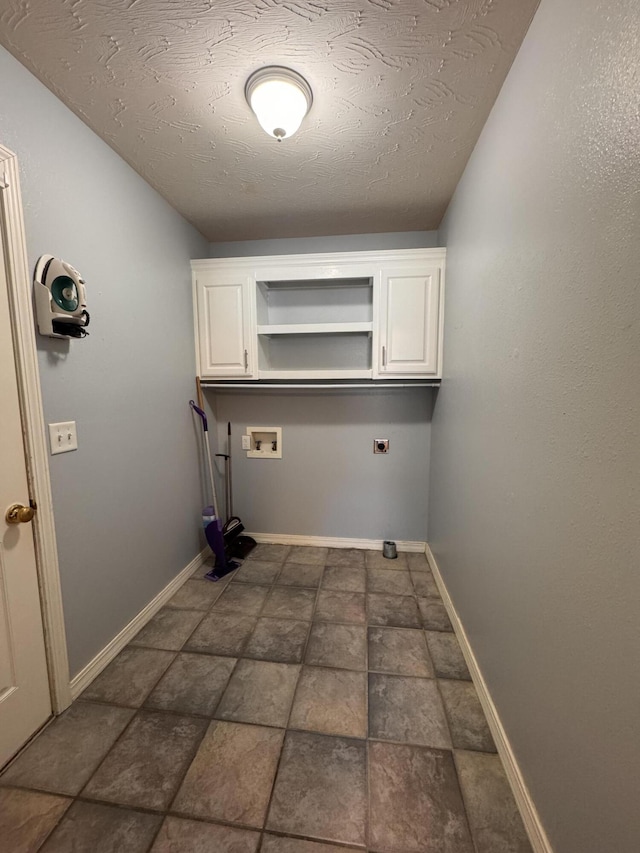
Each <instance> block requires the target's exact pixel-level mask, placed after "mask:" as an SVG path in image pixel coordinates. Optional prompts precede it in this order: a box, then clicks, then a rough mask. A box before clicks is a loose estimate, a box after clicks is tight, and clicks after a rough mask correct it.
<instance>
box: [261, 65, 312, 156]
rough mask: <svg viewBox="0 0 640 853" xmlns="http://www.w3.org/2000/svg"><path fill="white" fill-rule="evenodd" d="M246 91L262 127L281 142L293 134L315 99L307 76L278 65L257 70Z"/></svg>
mask: <svg viewBox="0 0 640 853" xmlns="http://www.w3.org/2000/svg"><path fill="white" fill-rule="evenodd" d="M245 95H246V98H247V101H248V102H249V106H250V107H251V109H252V110H253V112H254V113H255V114H256V118H257V119H258V121H259V122H260V125H261V127H262V128H263V130H265V131H266V132H267V133H268V134H269V136H273V137H275V138H276V139H277V140H278V142H281V141H282V140H283V139H284V138H285V137H289V136H293V134H294V133H295V132H296V130H297V129H298V128H299V127H300V125H301V124H302V120H303V119H304V117H305V116H306V114H307V113H308V112H309V109H310V108H311V104H312V102H313V94H312V92H311V87H310V86H309V84H308V83H307V81H306V80H305V79H304V77H301V76H300V75H299V74H297V73H296V72H295V71H292V70H291V69H290V68H281V67H280V66H277V65H272V66H270V67H268V68H261V69H260V70H259V71H256V72H254V73H253V74H252V75H251V77H249V79H248V80H247V85H246V87H245Z"/></svg>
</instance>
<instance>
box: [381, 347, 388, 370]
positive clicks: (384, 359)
mask: <svg viewBox="0 0 640 853" xmlns="http://www.w3.org/2000/svg"><path fill="white" fill-rule="evenodd" d="M382 366H383V367H386V366H387V348H386V347H382Z"/></svg>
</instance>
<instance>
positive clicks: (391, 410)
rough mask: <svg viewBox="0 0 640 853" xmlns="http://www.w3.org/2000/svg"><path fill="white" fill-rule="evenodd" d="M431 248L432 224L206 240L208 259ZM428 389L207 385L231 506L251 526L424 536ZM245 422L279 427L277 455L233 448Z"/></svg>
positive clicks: (395, 536) (383, 536) (343, 534)
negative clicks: (231, 389)
mask: <svg viewBox="0 0 640 853" xmlns="http://www.w3.org/2000/svg"><path fill="white" fill-rule="evenodd" d="M438 245H441V244H439V243H438V232H437V231H409V232H406V233H400V232H398V233H393V234H354V235H349V236H336V237H310V238H306V237H300V238H290V239H282V240H249V241H242V242H235V243H211V244H210V257H217V258H223V257H254V256H256V255H275V254H294V253H300V254H305V253H309V252H355V251H366V250H372V249H417V248H433V247H435V246H438ZM432 394H433V392H432V391H431V390H430V389H428V388H421V389H410V390H400V389H398V390H394V391H393V392H386V393H383V392H381V391H375V392H373V391H367V392H364V391H363V392H351V393H348V392H346V391H341V392H339V393H335V394H331V393H319V392H313V393H311V392H305V393H300V394H293V393H291V392H288V393H287V394H280V395H277V396H273V395H272V394H263V393H261V394H255V393H254V392H246V393H237V394H229V393H224V394H215V393H213V392H212V391H208V392H207V399H208V402H209V404H210V405H211V407H212V412H213V417H214V421H217V422H218V425H219V426H218V444H217V449H218V450H224V447H225V442H226V428H227V422H228V421H231V423H232V431H233V438H234V444H233V458H234V463H233V491H234V508H235V511H236V513H237V514H239V515H240V516H241V517H242V520H243V522H244V524H245V526H246V527H247V529H248V530H252V531H253V532H255V533H294V534H300V535H307V536H332V537H347V538H355V539H398V540H411V541H419V542H423V541H424V540H425V539H426V537H427V501H428V494H427V491H428V480H429V441H430V421H431V407H432ZM247 426H281V427H283V430H284V432H283V447H284V454H283V459H282V460H280V461H277V460H261V459H248V458H247V455H246V453H245V452H243V451H242V450H241V445H240V434H241V433H243V432H244V431H245V430H246V428H247ZM374 438H389V439H390V440H391V452H390V454H389V456H386V457H385V456H381V455H379V454H378V455H374V454H373V439H374ZM219 473H220V475H221V476H222V468H220V471H219ZM309 484H311V488H309ZM220 488H224V482H223V480H221V484H220ZM301 495H302V496H304V500H301Z"/></svg>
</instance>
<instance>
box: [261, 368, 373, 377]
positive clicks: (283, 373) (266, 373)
mask: <svg viewBox="0 0 640 853" xmlns="http://www.w3.org/2000/svg"><path fill="white" fill-rule="evenodd" d="M371 376H372V371H371V369H370V368H369V369H366V368H365V369H357V368H353V369H349V368H344V369H341V370H259V371H258V378H259V379H267V380H271V379H299V380H314V379H315V380H317V379H329V380H331V379H371Z"/></svg>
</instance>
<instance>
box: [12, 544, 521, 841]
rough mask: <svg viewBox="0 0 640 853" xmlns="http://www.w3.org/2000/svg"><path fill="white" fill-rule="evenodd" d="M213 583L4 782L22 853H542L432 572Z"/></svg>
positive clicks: (312, 556) (262, 568) (294, 551)
mask: <svg viewBox="0 0 640 853" xmlns="http://www.w3.org/2000/svg"><path fill="white" fill-rule="evenodd" d="M202 574H203V570H200V571H199V573H198V575H197V576H195V577H194V578H193V579H192V580H189V581H188V582H187V583H186V584H185V585H184V586H183V587H182V588H181V589H180V590H179V591H178V592H177V593H176V595H175V596H174V597H173V599H172V600H171V601H170V602H169V604H168V605H167V606H166V607H165V608H163V610H161V611H160V612H159V613H158V614H157V615H156V616H155V617H154V618H153V619H152V620H151V621H150V622H149V623H148V624H147V625H146V626H145V627H144V628H143V629H142V630H141V631H140V633H139V634H138V635H137V636H136V637H135V638H134V640H133V641H132V643H131V644H130V645H129V646H128V647H127V648H126V649H125V650H124V651H123V652H121V653H120V655H119V656H118V657H117V658H116V659H115V660H114V661H113V662H112V663H111V665H110V666H109V667H108V668H107V669H106V670H105V671H104V672H103V673H102V674H101V675H100V676H99V677H98V678H97V679H96V680H95V681H94V682H93V684H91V685H90V687H89V688H87V690H86V691H85V692H84V694H83V695H82V696H81V697H80V699H79V700H78V701H77V702H76V703H75V704H74V705H73V706H72V707H71V708H70V709H69V710H68V711H67V712H66V713H65V714H63V715H62V716H61V717H59V718H58V719H56V720H55V721H54V722H53V723H52V724H51V725H50V726H49V727H48V728H47V729H45V730H44V732H43V733H42V734H41V735H40V736H39V737H37V738H36V739H35V740H34V742H33V743H32V744H31V745H30V746H29V747H28V749H26V750H25V751H24V752H23V753H22V755H21V756H20V757H19V758H18V759H17V760H16V761H15V762H14V763H13V764H12V765H11V766H10V767H9V769H8V770H7V771H6V772H5V773H4V775H3V776H2V777H0V785H1V786H2V787H0V839H1V841H0V846H2V845H4V846H2V850H7V851H11V853H32V852H33V853H35V851H42V853H67V852H68V853H71V851H76V853H83V851H87V853H145V851H152V853H257V851H261V853H338V851H340V850H344V849H345V847H346V848H349V847H353V848H356V849H360V850H368V851H375V853H530V850H531V848H530V846H529V843H528V841H527V838H526V835H525V832H524V829H523V826H522V822H521V820H520V817H519V815H518V813H517V810H516V807H515V803H514V800H513V797H512V795H511V792H510V790H509V787H508V784H507V781H506V778H505V775H504V772H503V770H502V767H501V764H500V760H499V758H498V756H497V755H496V753H495V749H494V745H493V741H492V739H491V734H490V732H489V729H488V727H487V724H486V722H485V719H484V716H483V713H482V709H481V707H480V703H479V701H478V698H477V695H476V693H475V689H474V687H473V685H472V683H471V681H470V680H469V673H468V670H467V667H466V665H465V662H464V659H463V657H462V653H461V651H460V647H459V646H458V643H457V640H456V638H455V636H454V634H453V633H451V625H450V623H449V620H448V618H447V614H446V611H445V609H444V606H443V604H442V601H441V600H440V597H439V595H438V589H437V586H436V584H435V581H434V579H433V576H432V575H431V572H430V571H429V567H428V564H427V562H426V559H425V558H424V556H422V555H419V554H399V556H398V559H397V560H385V559H384V558H383V557H382V554H381V553H378V552H374V551H358V550H333V549H327V548H306V547H305V548H302V547H298V548H297V547H285V546H281V545H260V546H258V548H257V549H256V550H255V551H254V552H253V553H252V554H251V555H250V557H249V559H247V560H246V562H245V563H244V565H243V566H242V567H241V568H240V569H238V570H237V571H236V572H235V573H234V574H233V575H232V576H231V577H230V578H227V579H225V581H222V582H219V583H217V584H213V583H210V582H209V581H206V580H204V579H203V578H202V577H201V575H202Z"/></svg>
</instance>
